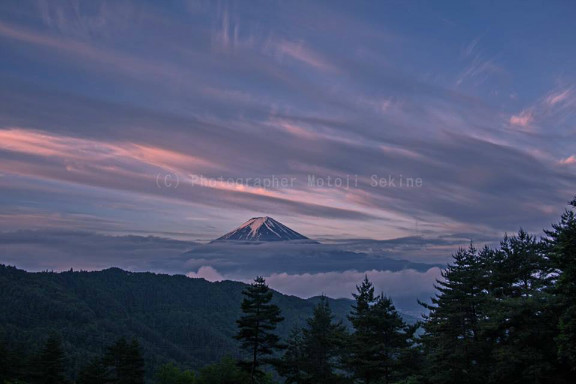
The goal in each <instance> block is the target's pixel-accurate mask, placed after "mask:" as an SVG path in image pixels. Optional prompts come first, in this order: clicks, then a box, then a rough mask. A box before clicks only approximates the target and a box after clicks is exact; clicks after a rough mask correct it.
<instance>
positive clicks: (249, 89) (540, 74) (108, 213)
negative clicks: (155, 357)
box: [0, 0, 576, 273]
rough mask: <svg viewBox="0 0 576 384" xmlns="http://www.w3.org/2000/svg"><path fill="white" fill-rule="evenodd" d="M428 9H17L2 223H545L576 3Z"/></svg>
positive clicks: (323, 227) (358, 230)
mask: <svg viewBox="0 0 576 384" xmlns="http://www.w3.org/2000/svg"><path fill="white" fill-rule="evenodd" d="M429 7H431V6H430V5H424V6H423V8H422V9H418V12H419V13H418V14H420V15H421V18H420V19H419V21H418V25H420V26H421V28H420V27H419V28H415V27H414V23H413V22H412V21H413V17H414V16H413V15H414V14H415V13H414V12H415V9H414V5H413V4H409V3H405V4H404V3H402V4H393V5H392V4H379V3H374V2H366V3H364V2H361V4H360V5H359V6H358V7H350V5H349V4H348V3H346V2H340V1H336V2H315V3H313V4H312V3H310V2H298V1H296V2H272V3H271V2H257V4H255V5H253V6H250V7H249V6H246V4H244V3H241V2H235V1H224V2H219V3H218V4H217V3H212V2H204V1H194V0H189V1H184V0H182V1H176V2H171V3H170V4H168V3H158V2H152V1H138V2H137V1H130V0H123V1H115V2H107V1H93V2H75V1H73V2H69V1H50V2H47V1H40V0H38V1H30V2H25V3H20V2H4V3H3V4H1V5H0V10H1V11H2V12H1V13H0V14H1V15H2V16H0V47H1V48H2V52H3V53H4V54H3V59H4V63H3V64H2V74H1V75H0V81H1V82H2V87H1V88H0V188H1V189H2V197H1V198H0V208H1V211H2V213H1V215H0V217H1V218H2V221H1V222H0V230H2V231H14V230H18V229H37V230H47V229H51V230H56V229H58V230H72V229H74V230H84V231H94V232H100V233H116V234H125V233H147V234H153V235H163V234H165V233H170V234H173V235H174V236H177V237H178V238H180V239H186V240H197V239H201V240H208V239H213V238H215V237H217V236H218V235H221V234H222V233H225V232H227V230H229V229H230V228H231V227H233V226H234V225H235V224H237V223H240V222H243V221H245V220H246V219H248V218H250V217H253V216H258V215H272V216H274V217H276V218H278V219H279V220H280V221H282V222H283V223H285V224H287V225H288V226H290V227H293V228H294V229H296V230H297V231H298V232H301V233H303V234H305V235H307V236H309V237H312V238H324V239H327V238H329V239H342V238H354V237H356V238H372V239H378V240H386V239H394V238H435V239H436V238H443V237H445V236H447V237H450V238H456V237H458V238H460V236H461V235H462V234H463V233H466V234H467V235H466V236H465V237H467V238H468V240H470V239H472V240H474V239H477V238H482V239H485V238H486V239H493V238H496V237H498V236H499V235H501V234H502V233H504V232H506V231H508V232H513V231H516V230H517V229H518V228H517V225H518V224H519V223H521V225H523V226H524V227H525V228H526V229H528V230H530V231H534V232H536V231H540V230H541V229H542V228H543V227H545V226H547V225H548V224H549V223H550V222H552V221H553V220H554V219H555V217H557V216H558V214H559V213H560V212H561V211H562V208H563V206H564V204H565V203H566V202H567V201H568V200H570V199H571V198H572V195H573V193H574V192H573V186H574V184H575V182H576V167H575V164H576V162H574V161H571V160H570V159H573V158H574V156H576V153H575V149H574V146H573V145H572V143H573V142H574V139H576V136H575V135H576V132H575V131H574V126H575V124H576V118H575V113H574V112H575V106H576V96H575V95H576V94H575V92H574V87H575V84H576V73H574V68H576V65H575V64H576V61H575V60H576V55H575V54H574V52H572V51H570V50H566V49H565V47H566V46H569V45H570V44H571V41H570V39H569V36H573V35H574V34H575V33H576V31H575V30H574V25H573V23H572V22H571V20H570V19H569V18H568V16H567V15H570V14H571V12H570V9H567V8H571V6H570V5H568V4H548V5H547V6H546V7H544V9H540V8H538V9H536V8H535V7H533V6H532V5H530V4H525V5H523V6H522V7H523V10H522V11H523V14H524V15H526V18H525V19H523V20H516V19H514V21H513V23H514V26H515V29H514V30H515V31H517V32H512V30H511V29H509V28H508V23H509V22H510V20H511V19H510V16H511V15H515V14H516V12H517V9H515V7H514V6H513V5H511V4H500V5H498V8H499V10H498V12H490V16H485V17H489V18H490V20H489V21H490V24H491V25H492V26H493V27H492V28H491V29H490V30H489V31H486V30H484V29H483V28H480V27H479V26H478V25H479V23H477V22H478V20H484V19H482V17H483V16H481V15H483V14H485V11H486V10H487V8H489V7H490V6H488V5H481V4H476V5H475V8H478V9H477V10H476V11H477V12H466V11H465V10H463V9H460V8H459V7H447V6H439V7H438V9H434V10H432V9H429ZM492 11H493V9H492ZM559 15H566V16H559ZM318 20H321V22H319V21H318ZM552 21H553V22H552ZM480 24H482V23H480ZM343 30H346V31H347V33H346V34H345V35H344V34H343V33H342V31H343ZM423 31H426V32H423ZM536 31H538V32H536ZM516 33H521V34H522V35H523V36H525V38H526V39H527V40H529V41H531V42H532V43H531V44H532V49H530V50H527V49H523V47H521V46H518V45H517V44H516V43H515V42H516V41H517V39H516V38H515V36H517V35H516ZM438 41H442V42H443V43H442V44H441V45H439V44H438V43H437V42H438ZM539 48H545V49H546V52H548V54H549V55H548V56H549V57H548V59H546V60H545V59H544V58H543V57H542V55H539V54H538V51H539ZM542 68H545V69H546V70H545V71H543V70H542ZM536 79H537V80H536ZM200 177H203V178H204V180H209V181H211V182H210V183H208V184H200V183H198V182H196V181H197V180H199V178H200ZM407 179H410V180H412V182H413V183H412V184H406V183H404V184H400V180H404V181H406V180H407ZM230 180H232V181H231V182H230ZM256 180H259V181H260V182H261V183H260V182H259V183H256ZM265 180H267V181H270V182H272V181H273V180H285V181H286V184H285V185H284V184H273V183H272V185H268V186H267V185H263V184H264V181H265ZM335 180H339V182H335ZM414 180H419V182H418V183H416V182H415V181H414ZM383 182H384V183H383ZM338 183H339V184H338ZM201 266H202V265H197V266H195V267H198V268H199V267H201ZM367 268H368V267H367ZM367 270H369V269H367ZM218 271H220V270H219V269H218ZM284 272H286V273H288V271H284ZM294 273H296V272H294Z"/></svg>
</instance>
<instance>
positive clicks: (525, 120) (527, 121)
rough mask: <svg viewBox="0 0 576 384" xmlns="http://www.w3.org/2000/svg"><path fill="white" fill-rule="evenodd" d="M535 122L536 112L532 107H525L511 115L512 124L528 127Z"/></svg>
mask: <svg viewBox="0 0 576 384" xmlns="http://www.w3.org/2000/svg"><path fill="white" fill-rule="evenodd" d="M532 122H534V113H533V112H532V110H530V109H525V110H523V111H522V112H520V113H519V114H517V115H512V116H510V124H512V125H515V126H518V127H522V128H528V127H530V125H531V124H532Z"/></svg>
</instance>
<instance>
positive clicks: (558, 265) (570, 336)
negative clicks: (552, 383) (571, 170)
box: [545, 199, 576, 374]
mask: <svg viewBox="0 0 576 384" xmlns="http://www.w3.org/2000/svg"><path fill="white" fill-rule="evenodd" d="M570 206H571V207H570V209H568V210H566V211H565V212H564V214H563V215H562V216H561V218H560V222H559V223H558V224H554V225H553V226H552V230H548V231H545V232H546V235H548V239H547V243H548V245H549V252H550V258H551V263H552V266H553V268H554V269H555V272H556V275H557V278H556V281H555V284H554V289H553V293H554V294H555V295H556V298H557V305H558V307H559V310H558V312H559V321H558V329H559V335H558V336H557V338H556V341H557V345H558V356H559V358H560V359H561V361H562V362H564V363H565V364H567V365H569V366H570V367H571V370H572V374H573V373H574V371H576V215H575V212H574V209H575V208H576V199H574V200H572V201H571V202H570Z"/></svg>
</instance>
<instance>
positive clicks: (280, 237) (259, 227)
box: [216, 216, 308, 241]
mask: <svg viewBox="0 0 576 384" xmlns="http://www.w3.org/2000/svg"><path fill="white" fill-rule="evenodd" d="M221 240H242V241H286V240H308V238H307V237H306V236H303V235H301V234H299V233H298V232H296V231H294V230H292V229H290V228H288V227H287V226H285V225H284V224H282V223H280V222H278V221H276V220H274V219H273V218H271V217H268V216H264V217H253V218H251V219H250V220H248V221H247V222H245V223H244V224H242V225H241V226H239V227H238V228H236V229H235V230H233V231H232V232H228V233H227V234H225V235H224V236H222V237H219V238H218V239H216V241H221Z"/></svg>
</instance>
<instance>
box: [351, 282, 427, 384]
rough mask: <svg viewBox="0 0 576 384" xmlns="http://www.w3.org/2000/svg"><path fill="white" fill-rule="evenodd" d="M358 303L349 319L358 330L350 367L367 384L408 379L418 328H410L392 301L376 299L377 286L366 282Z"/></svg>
mask: <svg viewBox="0 0 576 384" xmlns="http://www.w3.org/2000/svg"><path fill="white" fill-rule="evenodd" d="M354 298H355V299H356V303H355V304H354V305H353V307H352V312H351V314H350V316H349V319H350V321H351V323H352V326H353V327H354V329H355V333H354V334H353V335H352V338H351V345H350V348H349V349H350V356H349V361H348V364H349V367H350V368H351V370H352V371H353V372H354V376H355V377H356V378H357V379H359V380H361V381H362V382H363V383H366V384H370V383H386V384H388V383H392V382H396V381H400V380H404V379H406V378H407V377H408V376H409V374H410V368H412V367H410V366H407V364H409V363H411V362H413V360H412V359H411V356H412V353H413V351H412V344H413V340H412V338H413V336H414V332H415V331H416V327H410V326H408V325H407V324H406V323H405V322H404V320H403V319H402V317H401V316H400V314H399V313H398V311H396V308H395V307H394V305H393V303H392V300H391V299H390V298H388V297H386V296H384V295H383V294H381V295H379V296H374V286H373V285H372V283H371V282H370V281H369V280H368V277H365V278H364V281H363V282H362V284H361V285H360V286H358V287H357V293H356V294H354Z"/></svg>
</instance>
